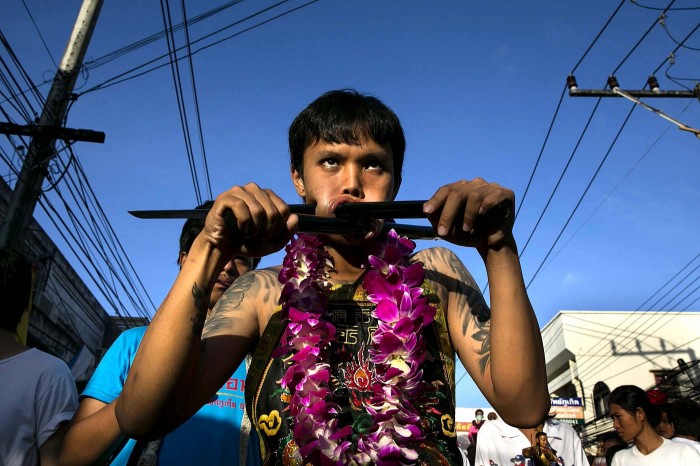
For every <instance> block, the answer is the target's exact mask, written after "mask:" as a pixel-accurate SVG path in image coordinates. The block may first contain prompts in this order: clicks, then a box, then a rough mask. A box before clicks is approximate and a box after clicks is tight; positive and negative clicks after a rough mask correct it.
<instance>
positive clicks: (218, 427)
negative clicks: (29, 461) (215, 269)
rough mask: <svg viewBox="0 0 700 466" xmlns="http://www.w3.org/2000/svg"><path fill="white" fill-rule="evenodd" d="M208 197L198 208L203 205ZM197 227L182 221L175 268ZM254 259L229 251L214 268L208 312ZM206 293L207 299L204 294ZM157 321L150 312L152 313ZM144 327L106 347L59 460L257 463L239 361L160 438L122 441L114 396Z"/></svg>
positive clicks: (76, 462) (184, 256) (197, 322)
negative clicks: (187, 416)
mask: <svg viewBox="0 0 700 466" xmlns="http://www.w3.org/2000/svg"><path fill="white" fill-rule="evenodd" d="M211 205H212V201H208V202H206V203H204V204H202V205H201V206H199V207H198V208H202V209H209V208H210V207H211ZM203 226H204V221H203V220H195V219H190V220H188V221H187V222H186V223H185V225H184V226H183V229H182V233H181V235H180V252H179V255H178V261H177V262H178V265H179V266H180V267H182V265H183V264H184V263H185V262H186V261H187V255H188V252H189V250H190V247H191V246H192V242H193V241H194V239H195V237H197V235H198V234H199V232H200V231H201V230H202V228H203ZM259 262H260V259H252V258H249V257H245V256H234V257H233V258H231V260H230V261H229V262H228V263H227V264H226V265H225V267H224V269H223V270H221V271H220V273H219V276H218V279H217V281H216V283H215V284H214V287H213V288H212V289H211V290H206V291H205V292H204V293H203V295H202V297H201V299H208V303H209V305H208V312H207V315H208V314H209V313H210V312H211V310H212V308H213V307H214V305H215V304H216V302H217V301H218V300H219V298H220V297H221V295H222V294H223V292H224V291H226V289H227V288H228V287H229V285H231V283H233V281H234V280H235V279H236V278H237V277H238V276H240V275H242V274H244V273H246V272H248V271H251V270H254V269H255V267H256V266H257V265H258V263H259ZM207 291H209V292H210V294H209V295H208V297H207V296H206V295H205V294H206V292H207ZM199 317H200V318H195V319H192V325H193V326H201V325H203V324H204V321H205V319H206V316H199ZM156 318H157V317H156ZM145 333H146V327H136V328H132V329H129V330H127V331H125V332H124V333H122V334H121V335H120V336H119V337H118V338H117V340H116V341H115V342H114V344H113V345H112V346H111V347H110V348H109V350H108V351H107V353H106V354H105V356H104V357H103V358H102V360H101V362H100V364H99V366H98V367H97V369H96V370H95V373H94V374H93V376H92V378H91V379H90V382H89V383H88V385H87V387H86V388H85V390H84V391H83V393H82V394H81V397H80V406H79V408H78V411H77V412H76V414H75V417H74V418H73V420H72V422H71V425H70V427H69V430H68V432H67V433H66V437H65V441H64V443H63V447H62V450H61V457H60V462H61V464H66V465H81V464H112V465H126V464H139V465H156V464H161V465H169V464H195V463H198V464H202V465H219V464H241V465H246V464H247V465H249V466H256V465H259V464H260V458H259V455H257V454H255V453H253V454H248V453H249V448H250V452H255V442H257V440H256V435H255V432H254V429H253V431H252V432H251V429H250V421H249V420H248V419H247V416H246V414H245V402H244V391H245V378H246V364H245V362H244V363H242V364H241V365H240V366H239V367H238V368H237V369H236V371H235V372H234V373H233V374H232V375H231V377H230V378H229V380H228V381H227V382H226V383H225V384H224V386H223V387H221V389H220V390H218V391H217V393H216V394H215V395H214V396H213V397H212V398H211V399H210V401H209V402H208V403H207V404H205V405H204V406H203V407H202V408H201V409H200V410H199V411H198V412H197V413H196V414H195V415H194V416H193V417H192V418H191V419H190V420H189V421H188V422H186V423H184V424H183V425H182V426H180V427H179V428H178V429H176V430H174V431H173V432H171V433H169V434H168V435H166V436H165V437H163V438H162V439H157V440H153V441H150V442H146V441H139V442H137V441H136V440H133V439H129V438H126V437H125V436H124V435H123V434H122V432H121V430H120V428H119V424H118V423H117V418H116V416H115V414H114V405H115V400H116V399H117V397H118V396H119V394H120V393H121V391H122V388H123V384H124V381H125V380H126V377H127V374H128V373H129V369H130V368H131V364H132V362H133V359H134V356H135V355H136V352H137V350H138V348H139V345H140V344H141V340H142V339H143V336H144V334H145Z"/></svg>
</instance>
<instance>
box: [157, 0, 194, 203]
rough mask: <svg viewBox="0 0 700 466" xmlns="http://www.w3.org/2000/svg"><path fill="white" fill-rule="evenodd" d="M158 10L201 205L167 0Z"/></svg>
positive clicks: (163, 0) (188, 157)
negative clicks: (161, 18)
mask: <svg viewBox="0 0 700 466" xmlns="http://www.w3.org/2000/svg"><path fill="white" fill-rule="evenodd" d="M160 10H161V15H162V17H163V25H164V29H165V31H166V32H167V34H166V42H167V44H168V57H169V63H170V73H171V75H172V77H173V85H174V86H175V98H176V100H177V110H178V113H179V114H180V126H181V127H182V134H183V137H184V140H185V151H186V152H187V161H188V163H189V167H190V176H191V178H192V185H193V187H194V194H195V198H196V199H197V204H201V203H202V193H201V191H200V190H199V178H198V176H197V167H196V165H195V161H194V154H193V153H192V141H191V139H190V128H189V124H188V121H187V112H186V111H185V97H184V95H183V92H182V82H181V80H180V66H179V65H178V59H177V53H176V52H175V50H176V47H175V35H174V34H173V33H172V31H171V30H172V19H171V17H170V3H169V1H168V0H161V1H160Z"/></svg>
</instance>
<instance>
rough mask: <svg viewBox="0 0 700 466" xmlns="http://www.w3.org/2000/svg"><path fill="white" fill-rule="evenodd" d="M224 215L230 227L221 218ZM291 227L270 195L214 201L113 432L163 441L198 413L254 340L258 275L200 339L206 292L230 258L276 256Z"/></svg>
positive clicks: (252, 190)
mask: <svg viewBox="0 0 700 466" xmlns="http://www.w3.org/2000/svg"><path fill="white" fill-rule="evenodd" d="M227 212H230V213H231V214H232V217H233V219H234V220H235V222H236V225H235V226H231V225H230V224H227V222H226V221H225V220H224V216H225V215H226V214H227ZM297 222H298V219H297V217H296V216H290V212H289V207H288V206H287V205H286V204H285V203H284V201H282V200H281V199H280V198H279V197H278V196H277V195H275V194H274V193H272V192H271V191H268V190H263V189H261V188H259V187H258V186H257V185H254V184H248V185H246V186H244V187H235V188H232V189H231V190H229V191H227V192H226V193H224V194H222V195H220V196H218V197H217V199H216V201H215V203H214V205H213V207H212V208H211V210H210V211H209V214H208V216H207V219H206V221H205V225H204V229H203V230H202V232H201V233H200V234H199V236H198V237H197V238H196V239H195V241H194V244H193V245H192V248H191V249H190V251H189V254H188V256H187V261H186V262H185V263H184V265H183V267H182V269H181V270H180V273H179V274H178V276H177V278H176V280H175V283H174V285H173V287H172V288H171V290H170V292H169V293H168V295H167V297H166V298H165V301H163V304H161V306H160V308H159V309H158V312H156V315H155V317H154V319H153V321H152V322H151V324H150V325H149V327H148V331H147V332H146V335H145V336H144V338H143V341H142V342H141V346H140V347H139V351H138V353H137V355H136V358H135V359H134V362H133V365H132V367H131V370H130V372H129V376H128V377H127V380H126V383H125V384H124V390H123V391H122V394H121V395H120V397H119V398H118V400H117V404H116V407H115V412H116V416H117V420H118V422H119V426H120V429H121V430H122V432H124V433H125V434H126V435H128V436H129V437H132V438H137V439H140V438H157V437H162V436H163V435H164V434H166V433H167V432H169V431H171V430H172V429H174V428H175V427H177V426H178V425H179V424H181V423H182V422H184V421H185V420H186V419H188V418H189V417H190V416H192V415H193V414H194V413H195V412H196V411H197V410H198V409H199V408H200V407H201V406H202V405H204V404H205V403H206V402H207V401H208V400H209V399H210V397H211V396H212V395H213V394H214V393H215V392H216V390H217V389H218V388H220V387H221V385H222V384H223V383H224V382H225V381H226V380H227V378H228V377H229V376H230V374H231V373H232V372H233V371H234V369H235V368H236V367H238V365H239V364H240V363H241V361H242V360H243V358H244V357H245V355H246V353H247V352H248V351H249V350H250V349H251V347H252V345H253V344H254V342H255V341H256V340H257V338H258V336H259V334H260V324H259V322H258V315H257V309H258V305H259V304H260V303H261V301H260V300H261V299H262V297H263V296H264V295H265V293H266V292H267V291H268V290H266V287H267V282H266V281H265V279H264V277H265V274H264V273H262V272H259V271H255V272H250V273H247V274H245V275H242V276H241V277H239V278H238V279H237V280H236V282H235V283H234V284H233V285H232V286H231V287H230V288H229V289H228V290H227V291H226V293H225V294H224V295H223V296H222V298H221V299H220V300H219V302H218V303H217V305H216V306H215V307H214V310H213V313H212V315H211V316H210V317H209V319H208V321H207V326H206V327H207V331H206V332H205V333H204V334H202V329H203V326H204V320H205V317H206V312H207V306H208V302H209V295H210V293H211V288H212V286H213V284H214V282H215V281H216V279H217V277H218V272H219V271H220V270H221V269H222V268H223V266H224V264H225V263H226V261H228V259H229V258H230V257H232V256H233V255H235V254H241V255H245V256H248V257H262V256H265V255H267V254H269V253H272V252H275V251H278V250H279V249H281V248H282V247H283V246H284V245H285V244H286V243H287V242H288V241H289V239H290V238H291V236H292V235H293V234H294V233H295V232H296V227H297Z"/></svg>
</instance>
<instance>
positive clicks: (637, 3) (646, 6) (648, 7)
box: [630, 0, 700, 11]
mask: <svg viewBox="0 0 700 466" xmlns="http://www.w3.org/2000/svg"><path fill="white" fill-rule="evenodd" d="M630 3H632V5H634V6H638V7H640V8H644V9H647V10H656V11H661V10H664V11H685V10H700V6H688V7H678V8H670V9H669V8H659V7H654V6H648V5H642V4H641V3H639V2H638V1H637V0H630Z"/></svg>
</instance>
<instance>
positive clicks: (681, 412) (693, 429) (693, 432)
mask: <svg viewBox="0 0 700 466" xmlns="http://www.w3.org/2000/svg"><path fill="white" fill-rule="evenodd" d="M668 422H670V423H672V424H673V430H674V432H675V433H676V435H683V436H685V437H692V438H693V439H695V440H698V439H700V404H698V403H697V402H695V401H693V400H691V399H688V398H679V399H678V400H676V401H674V402H673V403H671V407H670V409H669V410H668Z"/></svg>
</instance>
